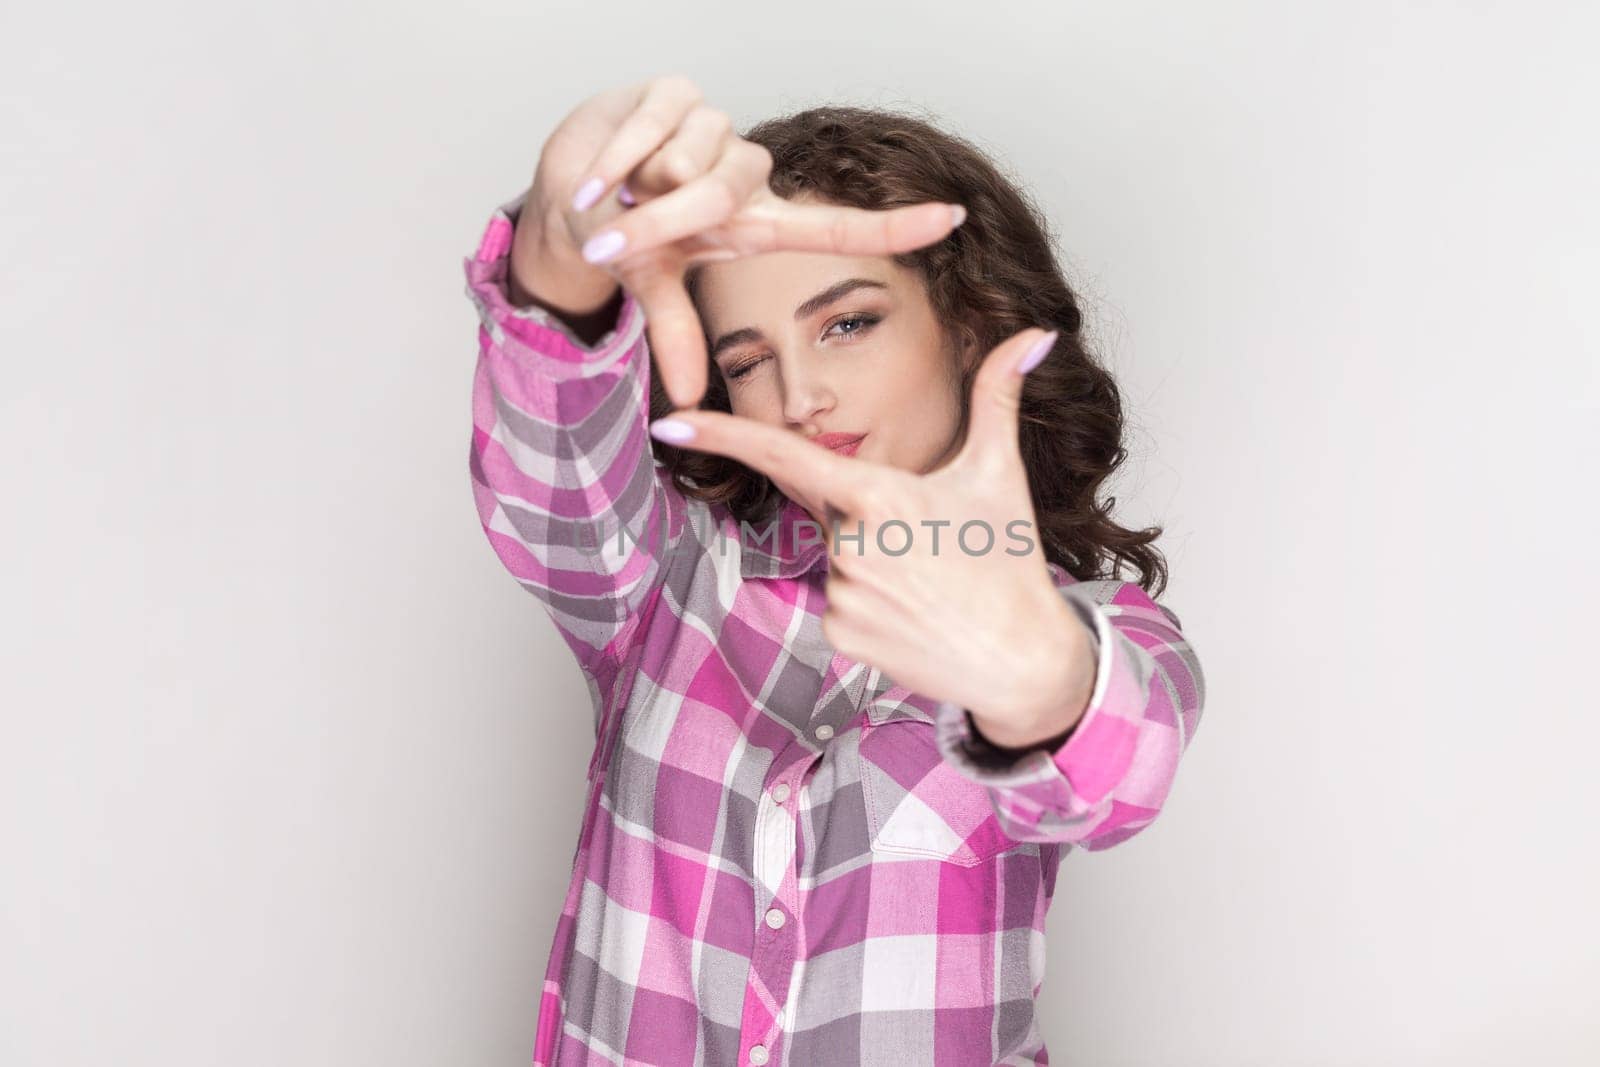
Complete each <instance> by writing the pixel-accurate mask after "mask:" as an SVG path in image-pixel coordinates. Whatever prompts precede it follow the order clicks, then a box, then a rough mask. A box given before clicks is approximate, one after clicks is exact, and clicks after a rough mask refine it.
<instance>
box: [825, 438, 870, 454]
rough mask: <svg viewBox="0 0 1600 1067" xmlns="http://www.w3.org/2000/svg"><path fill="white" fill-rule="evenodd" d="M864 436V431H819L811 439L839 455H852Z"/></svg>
mask: <svg viewBox="0 0 1600 1067" xmlns="http://www.w3.org/2000/svg"><path fill="white" fill-rule="evenodd" d="M866 436H867V435H866V434H864V433H819V434H818V435H817V436H815V437H813V438H812V439H811V440H812V442H813V443H815V444H819V445H821V446H822V447H823V448H826V449H829V450H830V451H833V452H837V453H838V454H839V455H841V456H853V455H855V454H856V449H858V448H860V447H861V442H862V441H863V440H864V439H865V438H866Z"/></svg>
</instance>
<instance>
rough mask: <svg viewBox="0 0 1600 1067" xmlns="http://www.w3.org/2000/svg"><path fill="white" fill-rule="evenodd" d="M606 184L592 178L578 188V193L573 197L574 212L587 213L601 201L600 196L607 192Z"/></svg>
mask: <svg viewBox="0 0 1600 1067" xmlns="http://www.w3.org/2000/svg"><path fill="white" fill-rule="evenodd" d="M605 187H606V183H605V182H603V181H601V180H600V179H599V178H598V177H596V178H590V179H589V180H588V181H586V182H584V183H583V184H582V185H581V186H579V187H578V191H577V193H575V194H574V195H573V197H572V210H574V211H587V210H589V208H591V207H593V206H594V202H595V201H596V200H599V199H600V194H601V193H602V192H604V191H605Z"/></svg>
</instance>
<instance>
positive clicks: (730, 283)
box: [698, 252, 916, 326]
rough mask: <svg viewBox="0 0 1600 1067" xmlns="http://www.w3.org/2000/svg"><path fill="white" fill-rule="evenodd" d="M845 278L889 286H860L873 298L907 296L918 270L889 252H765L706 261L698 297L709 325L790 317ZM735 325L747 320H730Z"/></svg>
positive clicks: (860, 293)
mask: <svg viewBox="0 0 1600 1067" xmlns="http://www.w3.org/2000/svg"><path fill="white" fill-rule="evenodd" d="M845 278H870V279H872V280H874V281H879V282H882V283H884V284H885V285H887V286H888V287H889V290H888V292H887V293H883V292H882V291H881V290H871V289H865V290H857V292H856V294H855V295H856V296H857V297H861V296H865V297H867V298H869V299H870V298H872V297H874V296H877V297H880V298H881V297H883V296H888V297H889V298H890V299H893V298H895V297H898V296H900V295H903V294H904V293H905V292H906V291H907V287H908V286H911V285H913V284H914V283H915V281H916V275H915V274H914V272H912V271H910V270H908V269H906V268H905V267H902V266H900V265H899V264H898V263H896V262H894V260H893V259H891V258H890V257H888V256H839V255H833V254H830V253H826V252H765V253H762V254H761V255H755V256H741V257H740V258H739V259H730V260H723V261H721V262H714V263H706V264H703V265H702V266H701V268H700V275H699V285H698V296H699V302H700V305H701V309H702V311H703V312H704V314H705V316H706V317H707V319H708V320H709V321H708V325H710V324H711V323H715V324H717V325H730V319H731V318H732V317H740V318H748V319H755V318H762V319H766V318H771V319H775V320H779V321H784V320H787V319H789V318H790V317H791V316H792V315H793V314H794V309H795V308H796V307H797V306H798V305H799V304H800V303H801V302H802V301H804V300H806V299H807V298H809V297H811V296H814V295H816V294H817V293H818V292H820V291H822V290H823V289H826V288H828V287H829V286H830V285H833V284H834V283H835V282H838V281H841V280H842V279H845ZM731 325H733V326H738V325H744V323H731Z"/></svg>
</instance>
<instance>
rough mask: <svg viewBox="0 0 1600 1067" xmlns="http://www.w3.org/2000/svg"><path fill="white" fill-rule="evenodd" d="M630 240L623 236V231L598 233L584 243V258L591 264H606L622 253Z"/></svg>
mask: <svg viewBox="0 0 1600 1067" xmlns="http://www.w3.org/2000/svg"><path fill="white" fill-rule="evenodd" d="M627 242H628V239H627V238H626V237H624V236H623V235H622V231H621V230H606V231H605V232H603V233H597V234H595V235H594V236H593V237H591V238H589V239H588V240H587V241H585V242H584V243H583V258H584V259H587V260H588V261H589V262H590V263H604V262H606V261H607V260H609V259H611V258H613V257H614V256H615V255H616V254H617V253H618V252H621V251H622V246H623V245H624V244H627Z"/></svg>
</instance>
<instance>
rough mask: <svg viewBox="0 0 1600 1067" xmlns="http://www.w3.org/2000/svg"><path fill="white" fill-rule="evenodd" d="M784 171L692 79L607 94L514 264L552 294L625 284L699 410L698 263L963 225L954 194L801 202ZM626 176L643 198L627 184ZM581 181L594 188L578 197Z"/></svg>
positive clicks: (524, 228)
mask: <svg viewBox="0 0 1600 1067" xmlns="http://www.w3.org/2000/svg"><path fill="white" fill-rule="evenodd" d="M771 172H772V154H771V153H770V152H768V151H767V149H766V148H764V147H762V146H761V145H758V144H755V143H754V142H752V141H747V140H745V139H744V138H742V137H739V136H738V135H737V134H735V133H734V132H733V124H732V122H731V121H730V120H729V119H728V116H727V115H726V114H724V113H722V112H720V111H717V110H715V109H713V108H711V107H709V106H707V105H706V104H705V103H704V102H703V98H702V96H701V94H700V90H699V89H698V87H696V86H695V85H694V83H693V82H691V81H689V80H688V79H687V78H684V77H682V76H679V75H665V76H662V77H657V78H651V79H649V80H647V81H644V82H640V83H637V84H634V85H629V86H625V87H622V88H617V89H610V90H607V91H605V92H602V93H599V94H597V95H595V96H593V97H590V98H589V99H588V100H585V101H584V102H583V103H582V104H580V105H579V106H578V107H577V108H576V109H575V110H573V111H572V113H571V114H569V115H568V116H567V117H566V118H565V119H564V120H563V121H562V122H561V124H560V126H558V127H557V128H556V130H555V131H554V132H553V133H552V134H551V135H550V137H549V139H548V140H546V142H545V144H544V147H543V149H542V151H541V154H540V157H539V165H538V169H537V171H536V173H535V176H534V181H533V185H532V186H531V187H530V188H529V190H528V195H527V198H526V200H525V202H524V206H523V212H522V215H521V218H520V219H519V222H518V224H517V228H516V235H515V238H514V240H513V247H512V253H511V263H512V270H513V272H515V273H516V275H517V277H518V278H519V280H520V282H521V283H522V284H523V286H524V288H526V289H528V291H530V292H534V293H537V294H539V295H541V296H547V295H550V293H549V286H548V284H545V283H541V282H540V281H539V279H540V278H544V279H548V280H550V281H552V282H554V281H557V280H559V284H560V285H562V286H563V287H564V291H565V292H567V293H569V294H577V295H576V296H572V297H569V298H568V299H569V300H570V302H571V303H570V304H569V305H564V306H573V305H583V304H594V305H600V304H603V303H604V302H605V299H606V298H607V297H608V296H609V295H610V294H611V293H613V292H614V291H615V286H616V284H617V283H619V282H620V283H621V284H622V285H623V286H624V287H626V288H627V289H628V291H629V292H631V293H632V294H633V295H634V296H635V298H636V299H637V300H638V301H639V305H640V307H641V308H642V309H643V311H644V315H645V320H646V322H647V324H648V329H649V335H650V348H651V350H652V351H653V352H654V353H655V357H656V364H657V367H658V368H659V370H660V374H661V384H662V387H663V388H664V389H665V390H666V392H667V395H668V396H669V397H671V398H672V402H673V403H674V404H675V405H677V406H678V407H679V408H690V407H694V406H696V405H697V404H698V403H699V402H700V399H701V397H702V396H704V394H705V388H706V375H707V373H708V364H709V359H708V356H707V352H706V343H705V332H704V329H703V327H702V326H701V324H700V318H699V316H698V315H697V314H696V312H695V309H694V304H693V302H692V301H691V300H690V298H689V294H688V291H687V290H686V289H685V288H684V284H683V276H684V273H685V272H686V271H687V270H688V268H689V267H690V266H691V265H692V264H694V263H696V262H699V261H705V260H717V259H734V258H737V257H739V256H747V255H756V254H759V253H763V252H775V251H783V250H793V251H806V252H827V253H833V254H836V255H855V256H887V255H894V254H897V253H901V252H909V251H913V250H915V249H918V248H921V247H923V246H925V245H929V244H932V243H934V242H935V241H939V240H943V239H944V238H945V237H946V236H948V235H949V233H950V231H951V230H952V229H954V228H955V226H956V225H958V218H957V215H958V213H956V212H952V210H951V207H952V205H949V204H945V203H940V202H937V201H931V202H928V203H923V204H913V205H909V206H906V207H897V208H889V209H886V210H883V211H869V210H865V209H862V208H853V207H840V206H837V205H830V204H817V203H812V204H800V203H793V202H790V201H787V200H784V199H782V198H781V197H779V196H777V195H776V194H774V193H773V192H772V191H771V190H770V189H769V188H768V186H767V178H768V176H769V175H770V174H771ZM624 180H626V182H627V185H628V188H629V190H630V191H631V192H633V193H634V194H635V195H636V196H637V203H636V204H635V205H634V206H629V205H627V204H625V203H623V202H622V201H620V200H619V199H618V198H617V196H616V195H615V192H616V190H617V188H618V186H619V185H620V183H622V182H623V181H624ZM580 191H584V192H587V194H588V195H587V196H586V198H585V199H584V200H582V201H577V202H575V197H577V196H578V194H579V193H580ZM608 194H611V195H608ZM530 223H531V225H530ZM608 234H615V235H620V238H618V237H612V238H609V240H608V238H607V235H608ZM619 239H620V245H619V244H618V240H619ZM607 244H610V245H611V246H613V248H614V249H615V250H614V251H613V253H612V255H611V256H610V257H609V258H603V259H601V260H600V261H599V262H595V261H593V260H591V259H586V258H585V257H584V254H583V253H584V251H585V249H586V248H587V249H588V251H589V252H590V254H591V255H594V254H595V252H596V251H597V246H605V245H607ZM597 258H598V257H597ZM542 290H543V291H542ZM578 310H592V308H591V307H578Z"/></svg>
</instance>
